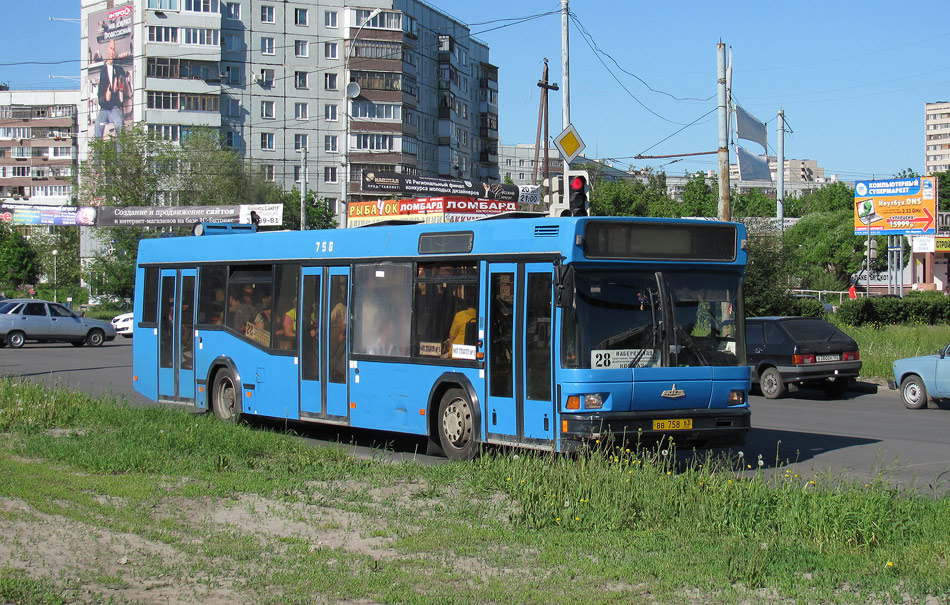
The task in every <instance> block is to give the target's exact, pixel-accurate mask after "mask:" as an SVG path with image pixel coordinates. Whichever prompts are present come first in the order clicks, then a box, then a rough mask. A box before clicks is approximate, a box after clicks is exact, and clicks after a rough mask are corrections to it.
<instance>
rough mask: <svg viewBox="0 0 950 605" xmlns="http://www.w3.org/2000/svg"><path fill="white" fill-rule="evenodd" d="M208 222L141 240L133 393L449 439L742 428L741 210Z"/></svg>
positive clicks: (515, 441) (465, 447) (460, 443)
mask: <svg viewBox="0 0 950 605" xmlns="http://www.w3.org/2000/svg"><path fill="white" fill-rule="evenodd" d="M199 231H200V230H197V229H196V233H198V232H199ZM215 233H216V232H215V230H212V229H206V230H204V234H203V235H193V236H189V237H174V238H158V239H147V240H143V241H142V242H141V244H140V246H139V252H138V259H137V265H136V284H135V309H134V311H135V327H134V336H135V338H134V349H133V351H134V352H133V357H134V363H133V380H134V385H135V389H136V390H137V391H138V392H140V393H142V394H143V395H145V396H146V397H148V398H149V399H151V400H154V401H159V402H169V403H178V404H183V405H186V406H192V407H194V408H197V409H199V410H210V411H212V412H213V413H214V414H215V415H216V416H217V417H219V418H221V419H223V420H227V421H234V420H237V419H238V418H239V417H241V416H245V417H250V416H266V417H270V418H282V419H287V420H293V421H300V422H316V423H325V424H335V425H343V426H348V427H354V428H361V429H378V430H384V431H392V432H401V433H409V434H414V435H419V436H425V437H427V438H428V442H429V444H430V445H432V446H433V447H438V448H441V450H442V451H443V452H444V453H445V455H446V456H448V457H449V458H453V459H467V458H472V457H474V456H475V455H476V454H477V452H478V450H479V447H480V445H481V444H497V445H504V446H516V447H521V448H531V449H537V450H544V451H554V452H565V451H572V450H575V449H577V448H578V447H579V446H583V445H585V444H588V443H590V442H591V441H593V440H597V439H604V438H607V437H614V438H623V437H627V438H636V439H642V440H653V439H657V438H661V437H663V436H668V437H669V438H671V439H673V440H674V441H675V442H676V443H677V444H679V445H690V446H696V447H725V446H732V445H738V444H741V443H743V442H744V439H745V435H746V433H747V432H748V430H749V427H750V412H749V406H748V391H749V386H750V379H749V368H748V366H746V363H745V361H746V356H745V334H744V331H745V328H744V321H743V317H744V313H743V304H742V299H743V297H742V277H743V271H744V268H745V264H746V233H745V229H744V227H743V226H742V225H741V224H736V223H725V222H716V221H702V220H681V219H646V218H616V217H610V218H607V217H571V218H539V217H537V216H534V217H524V218H512V217H508V218H497V219H485V220H479V221H473V222H464V223H448V224H378V225H371V226H366V227H359V228H355V229H335V230H316V231H279V232H267V233H263V232H262V233H257V232H248V233H235V232H233V231H232V230H222V231H221V233H220V234H215Z"/></svg>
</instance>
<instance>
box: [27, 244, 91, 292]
mask: <svg viewBox="0 0 950 605" xmlns="http://www.w3.org/2000/svg"><path fill="white" fill-rule="evenodd" d="M30 245H31V247H32V248H33V249H34V250H35V251H36V254H37V257H38V258H39V259H40V262H41V267H42V273H43V274H44V275H45V276H46V281H45V282H44V283H42V284H39V285H38V286H37V288H36V291H37V296H39V297H40V298H47V299H49V300H52V299H53V295H54V289H55V293H56V295H57V298H58V299H59V300H65V299H66V298H67V297H71V298H72V299H73V302H74V303H83V302H86V300H87V297H88V291H87V290H86V289H85V288H83V287H82V286H81V284H80V275H81V271H80V264H79V229H78V228H74V227H55V228H54V230H53V232H52V233H46V232H44V231H43V230H41V229H35V230H34V231H33V233H31V235H30ZM53 250H56V257H55V260H56V262H55V263H54V260H53V259H54V257H53ZM54 280H55V281H54Z"/></svg>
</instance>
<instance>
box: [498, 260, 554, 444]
mask: <svg viewBox="0 0 950 605" xmlns="http://www.w3.org/2000/svg"><path fill="white" fill-rule="evenodd" d="M551 309H552V266H551V265H550V264H542V263H536V264H517V265H516V264H513V263H492V264H491V265H489V268H488V338H487V340H488V342H487V355H488V389H487V390H488V393H487V397H486V401H487V406H486V410H485V414H484V416H485V422H486V425H487V426H486V428H487V430H486V433H487V434H488V437H489V439H494V440H496V441H501V442H505V441H510V442H515V443H525V442H527V443H532V444H535V445H544V444H547V443H548V442H551V440H553V438H554V422H555V418H554V401H553V397H552V389H553V386H552V374H551V360H552V356H551V351H552V348H551V342H552V340H551V339H552V331H551Z"/></svg>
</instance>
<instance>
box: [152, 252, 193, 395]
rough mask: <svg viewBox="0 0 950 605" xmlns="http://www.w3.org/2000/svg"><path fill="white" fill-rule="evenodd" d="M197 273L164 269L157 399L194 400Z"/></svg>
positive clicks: (160, 302)
mask: <svg viewBox="0 0 950 605" xmlns="http://www.w3.org/2000/svg"><path fill="white" fill-rule="evenodd" d="M195 276H196V271H195V270H194V269H183V270H181V271H177V270H175V269H162V271H161V284H160V291H159V296H160V298H159V318H158V395H159V398H161V399H173V400H177V401H194V400H195Z"/></svg>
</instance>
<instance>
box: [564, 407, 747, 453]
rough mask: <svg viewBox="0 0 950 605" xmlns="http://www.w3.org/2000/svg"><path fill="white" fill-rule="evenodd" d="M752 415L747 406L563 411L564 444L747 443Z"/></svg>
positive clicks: (572, 446) (703, 445) (566, 447)
mask: <svg viewBox="0 0 950 605" xmlns="http://www.w3.org/2000/svg"><path fill="white" fill-rule="evenodd" d="M751 415H752V414H751V412H750V411H749V408H748V407H735V408H720V409H693V410H649V411H643V412H612V413H605V414H576V415H575V414H561V427H560V428H561V444H562V449H563V450H565V451H571V450H576V449H578V448H581V447H586V446H588V445H590V444H591V443H592V442H596V441H598V440H599V441H601V442H605V441H609V440H613V441H614V442H621V441H623V442H626V443H627V444H630V443H637V442H641V443H655V442H657V441H659V440H661V439H663V438H666V439H669V440H671V441H673V442H674V443H676V444H677V446H680V447H682V446H686V447H701V448H712V447H732V446H736V445H742V444H744V443H745V437H746V434H747V433H748V432H749V429H750V428H751V426H752V425H751ZM686 421H689V422H688V423H687V422H686ZM618 445H619V443H618Z"/></svg>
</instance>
